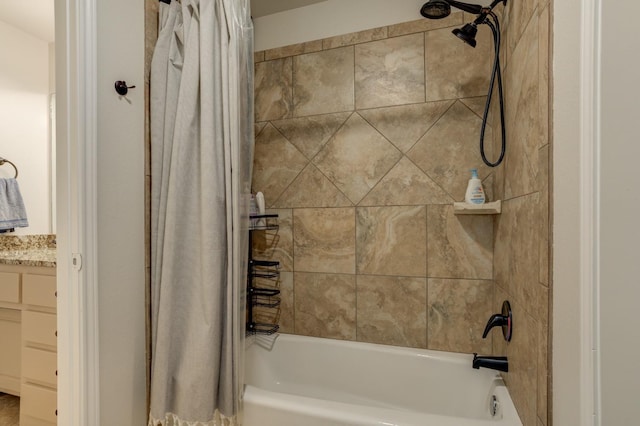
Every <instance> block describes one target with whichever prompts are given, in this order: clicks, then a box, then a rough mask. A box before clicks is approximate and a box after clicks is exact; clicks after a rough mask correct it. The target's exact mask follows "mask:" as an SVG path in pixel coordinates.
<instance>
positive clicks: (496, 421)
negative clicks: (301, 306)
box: [243, 334, 522, 426]
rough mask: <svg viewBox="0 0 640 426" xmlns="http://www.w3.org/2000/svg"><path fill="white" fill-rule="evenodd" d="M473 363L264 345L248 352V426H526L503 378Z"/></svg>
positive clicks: (314, 342) (289, 340)
mask: <svg viewBox="0 0 640 426" xmlns="http://www.w3.org/2000/svg"><path fill="white" fill-rule="evenodd" d="M471 360H472V356H471V355H463V354H454V353H448V352H436V351H428V350H421V349H406V348H398V347H392V346H384V345H376V344H370V343H355V342H345V341H339V340H330V339H319V338H314V337H303V336H293V335H286V334H283V335H280V336H278V337H277V338H276V339H275V340H271V341H269V339H265V338H260V337H256V338H255V340H251V341H248V345H247V350H246V360H245V362H246V371H245V375H246V376H245V383H246V385H245V390H244V415H243V417H244V426H344V425H388V426H392V425H397V426H472V425H473V426H476V425H478V426H479V425H485V426H522V423H521V422H520V419H519V418H518V415H517V413H516V410H515V408H514V406H513V403H512V401H511V397H510V396H509V393H508V391H507V388H506V387H505V385H504V382H503V381H502V379H501V378H500V376H499V375H498V374H497V372H495V371H492V370H486V369H480V370H474V369H472V368H471ZM494 401H495V402H494ZM492 406H496V407H497V408H496V409H495V410H496V414H495V415H492V414H491V411H492Z"/></svg>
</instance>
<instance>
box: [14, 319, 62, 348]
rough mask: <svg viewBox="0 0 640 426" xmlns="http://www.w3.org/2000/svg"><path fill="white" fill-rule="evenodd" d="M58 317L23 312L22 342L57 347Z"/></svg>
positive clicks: (27, 344)
mask: <svg viewBox="0 0 640 426" xmlns="http://www.w3.org/2000/svg"><path fill="white" fill-rule="evenodd" d="M57 336H58V333H57V324H56V315H55V314H47V313H44V312H32V311H23V312H22V340H23V341H24V344H25V346H29V345H31V344H36V345H47V346H53V347H57V341H58V337H57Z"/></svg>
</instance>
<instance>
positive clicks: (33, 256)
mask: <svg viewBox="0 0 640 426" xmlns="http://www.w3.org/2000/svg"><path fill="white" fill-rule="evenodd" d="M55 244H56V242H55V235H27V236H2V237H0V264H3V265H24V266H44V267H49V268H55V267H56V247H55Z"/></svg>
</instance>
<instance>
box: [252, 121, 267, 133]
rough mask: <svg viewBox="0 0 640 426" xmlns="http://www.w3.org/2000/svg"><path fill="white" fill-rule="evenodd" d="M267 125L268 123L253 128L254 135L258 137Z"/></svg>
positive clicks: (257, 124)
mask: <svg viewBox="0 0 640 426" xmlns="http://www.w3.org/2000/svg"><path fill="white" fill-rule="evenodd" d="M266 125H267V123H266V122H262V123H255V124H254V126H253V131H254V135H255V136H258V135H259V134H260V132H261V131H262V130H263V129H264V128H265V126H266Z"/></svg>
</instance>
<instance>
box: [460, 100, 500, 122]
mask: <svg viewBox="0 0 640 426" xmlns="http://www.w3.org/2000/svg"><path fill="white" fill-rule="evenodd" d="M460 102H462V103H463V104H465V105H466V106H467V107H469V109H470V110H471V111H473V112H474V113H475V114H476V115H477V116H478V118H482V117H483V115H484V108H485V105H486V103H487V97H486V96H478V97H475V98H465V99H460ZM493 102H498V99H497V98H494V99H493V100H492V101H491V103H492V104H493Z"/></svg>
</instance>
